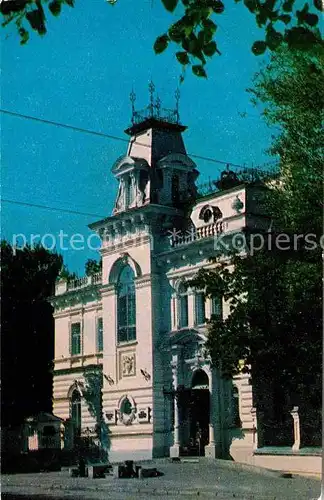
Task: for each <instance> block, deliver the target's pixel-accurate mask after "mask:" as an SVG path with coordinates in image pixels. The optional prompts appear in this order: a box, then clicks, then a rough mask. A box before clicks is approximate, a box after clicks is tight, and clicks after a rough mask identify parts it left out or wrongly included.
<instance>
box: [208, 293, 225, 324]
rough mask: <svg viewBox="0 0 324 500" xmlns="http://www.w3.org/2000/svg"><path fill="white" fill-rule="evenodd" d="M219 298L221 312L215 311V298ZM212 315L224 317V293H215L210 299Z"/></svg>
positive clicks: (219, 317)
mask: <svg viewBox="0 0 324 500" xmlns="http://www.w3.org/2000/svg"><path fill="white" fill-rule="evenodd" d="M216 299H217V300H218V301H219V302H218V306H219V307H218V310H219V312H215V306H214V305H215V300H216ZM210 316H211V317H212V316H216V318H218V319H223V297H222V295H217V296H216V295H215V296H214V297H211V299H210Z"/></svg>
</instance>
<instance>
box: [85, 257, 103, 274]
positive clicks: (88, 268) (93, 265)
mask: <svg viewBox="0 0 324 500" xmlns="http://www.w3.org/2000/svg"><path fill="white" fill-rule="evenodd" d="M101 270H102V260H100V261H99V262H98V261H97V260H95V259H88V260H87V261H86V263H85V273H86V276H92V275H93V274H97V273H100V272H101Z"/></svg>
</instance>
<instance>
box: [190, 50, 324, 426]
mask: <svg viewBox="0 0 324 500" xmlns="http://www.w3.org/2000/svg"><path fill="white" fill-rule="evenodd" d="M323 56H324V54H323V52H322V51H319V50H318V49H315V48H314V49H313V50H311V51H308V52H307V53H306V52H301V51H291V50H290V49H288V48H285V47H283V48H282V49H281V50H280V51H279V52H278V53H276V54H274V55H273V56H272V58H271V61H270V63H269V64H268V65H267V66H266V67H265V68H264V69H263V70H262V71H261V72H260V73H259V74H258V75H256V78H255V82H254V87H253V89H250V92H251V93H252V94H253V98H254V99H255V101H256V102H258V103H260V102H261V103H262V104H263V106H264V112H263V114H264V116H265V119H266V120H267V122H268V123H269V124H277V125H279V127H280V132H279V133H278V135H277V136H276V138H275V139H274V141H273V144H272V147H271V152H272V153H273V154H279V155H280V172H281V177H280V180H279V181H277V182H275V183H274V184H273V185H271V186H269V188H268V191H267V196H266V197H265V207H266V209H267V210H268V212H269V213H272V216H273V219H272V223H271V226H272V229H271V230H269V232H268V233H264V234H263V235H262V236H263V238H264V240H265V245H264V246H263V248H262V249H261V250H258V251H255V252H253V255H252V253H251V238H252V239H253V238H255V235H253V234H251V233H249V232H246V233H245V242H246V247H245V249H246V255H245V256H244V257H242V255H239V254H238V253H233V255H232V256H231V259H230V262H231V263H232V264H233V266H234V267H233V268H232V270H230V269H229V268H228V267H227V266H224V265H223V264H221V263H220V261H218V260H217V258H214V260H215V261H216V262H218V267H217V268H216V270H212V271H206V270H202V271H201V272H200V273H199V274H198V276H197V278H196V279H195V280H193V282H192V285H193V286H197V287H199V288H203V287H204V288H205V290H206V295H207V296H214V295H216V294H222V295H223V296H224V298H225V300H227V301H229V303H230V314H229V316H228V317H227V318H226V319H225V320H219V319H218V318H211V321H210V324H209V336H208V342H207V350H208V351H209V353H210V355H211V357H212V360H213V362H214V364H215V365H216V366H218V367H219V368H220V369H221V370H222V372H223V374H224V375H225V376H232V375H233V374H237V373H239V372H240V370H241V369H242V363H240V361H242V360H243V362H244V368H243V371H246V372H250V373H251V376H252V381H253V384H254V389H255V403H256V405H257V407H258V408H259V410H260V411H263V412H265V413H267V417H268V418H269V419H275V418H277V419H278V418H279V417H282V416H283V415H288V418H289V414H288V409H291V407H292V406H293V405H296V404H297V405H299V407H300V409H301V411H302V412H303V411H304V412H306V411H307V412H309V413H310V412H311V409H312V408H313V409H314V410H318V409H319V408H320V401H321V389H320V387H321V363H322V359H321V345H322V326H323V324H322V306H323V301H322V270H323V261H322V248H321V246H320V237H321V235H322V230H323V219H322V217H323V149H322V144H323V139H324V137H323V129H322V122H323V118H324V113H323V110H324V106H323V104H324V57H323ZM282 232H284V233H285V234H286V235H287V237H288V238H289V241H288V244H287V243H286V244H285V245H282V244H279V245H278V237H279V234H280V233H282ZM297 235H303V237H300V236H299V237H298V238H296V236H297ZM281 242H282V239H281ZM258 243H259V241H258ZM270 243H271V244H270ZM312 418H313V417H312Z"/></svg>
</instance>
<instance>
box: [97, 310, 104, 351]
mask: <svg viewBox="0 0 324 500" xmlns="http://www.w3.org/2000/svg"><path fill="white" fill-rule="evenodd" d="M100 323H101V329H100V330H99V325H100ZM103 337H104V335H103V317H102V316H98V317H97V319H96V351H97V352H103V350H104V338H103Z"/></svg>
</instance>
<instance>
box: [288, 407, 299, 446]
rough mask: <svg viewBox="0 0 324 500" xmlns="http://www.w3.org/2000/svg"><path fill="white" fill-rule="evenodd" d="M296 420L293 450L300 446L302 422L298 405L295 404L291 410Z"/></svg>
mask: <svg viewBox="0 0 324 500" xmlns="http://www.w3.org/2000/svg"><path fill="white" fill-rule="evenodd" d="M290 415H291V416H292V418H293V420H294V444H293V446H292V451H298V450H299V448H300V422H299V414H298V406H294V407H293V409H292V411H291V412H290Z"/></svg>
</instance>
